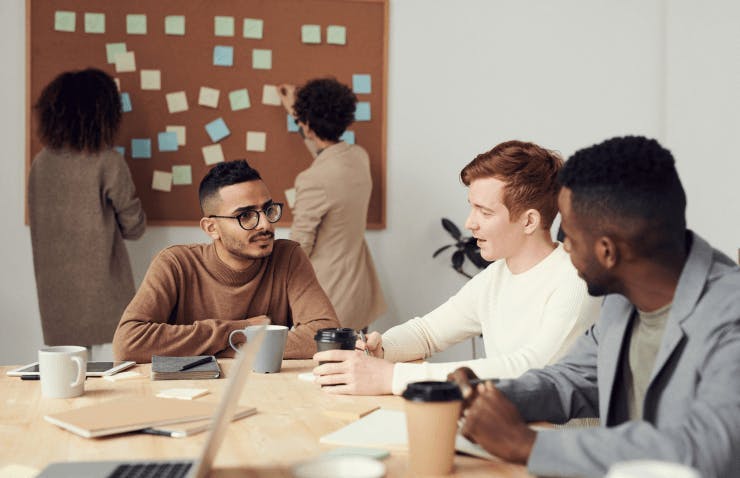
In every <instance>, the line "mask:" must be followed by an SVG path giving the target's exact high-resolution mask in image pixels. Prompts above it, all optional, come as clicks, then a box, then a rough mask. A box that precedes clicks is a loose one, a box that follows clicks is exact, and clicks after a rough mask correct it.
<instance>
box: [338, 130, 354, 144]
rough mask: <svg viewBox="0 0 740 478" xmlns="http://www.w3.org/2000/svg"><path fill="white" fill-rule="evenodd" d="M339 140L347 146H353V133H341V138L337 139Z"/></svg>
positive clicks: (348, 131)
mask: <svg viewBox="0 0 740 478" xmlns="http://www.w3.org/2000/svg"><path fill="white" fill-rule="evenodd" d="M339 140H340V141H344V142H345V143H347V144H355V132H354V131H350V130H347V131H345V132H344V133H342V136H340V137H339Z"/></svg>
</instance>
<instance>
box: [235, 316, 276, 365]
mask: <svg viewBox="0 0 740 478" xmlns="http://www.w3.org/2000/svg"><path fill="white" fill-rule="evenodd" d="M262 329H264V330H265V338H264V339H263V340H262V345H261V346H260V349H259V350H258V351H257V356H256V357H255V358H254V364H253V365H252V370H254V371H255V372H257V373H277V372H279V371H280V368H281V367H282V365H283V353H284V352H285V342H286V341H287V340H288V327H286V326H284V325H267V326H265V325H250V326H248V327H245V328H244V329H239V330H233V331H232V332H231V333H230V334H229V345H230V346H231V348H232V349H234V350H235V351H237V352H238V351H239V349H237V347H236V345H234V343H233V342H232V339H233V337H234V334H244V336H245V337H246V338H247V342H249V341H250V340H252V339H253V338H254V337H255V336H256V335H257V333H259V331H261V330H262Z"/></svg>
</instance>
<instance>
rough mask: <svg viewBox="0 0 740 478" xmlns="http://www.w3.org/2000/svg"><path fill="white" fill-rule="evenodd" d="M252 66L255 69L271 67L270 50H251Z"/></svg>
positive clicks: (268, 68)
mask: <svg viewBox="0 0 740 478" xmlns="http://www.w3.org/2000/svg"><path fill="white" fill-rule="evenodd" d="M252 68H254V69H255V70H270V69H272V50H260V49H258V48H255V49H254V50H252Z"/></svg>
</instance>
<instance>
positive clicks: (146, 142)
mask: <svg viewBox="0 0 740 478" xmlns="http://www.w3.org/2000/svg"><path fill="white" fill-rule="evenodd" d="M131 157H132V158H151V157H152V140H151V139H149V138H134V139H132V140H131Z"/></svg>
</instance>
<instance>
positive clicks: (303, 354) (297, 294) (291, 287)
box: [284, 247, 340, 359]
mask: <svg viewBox="0 0 740 478" xmlns="http://www.w3.org/2000/svg"><path fill="white" fill-rule="evenodd" d="M287 287H288V301H289V306H290V310H291V314H292V316H293V328H292V329H291V331H290V333H289V334H288V341H287V343H286V344H285V354H284V357H285V358H286V359H301V358H311V357H312V356H313V354H314V353H316V342H315V341H314V335H315V334H316V331H317V330H319V329H323V328H327V327H340V325H339V321H338V320H337V313H336V312H335V311H334V307H333V306H332V305H331V302H330V301H329V298H328V297H327V296H326V292H324V289H322V288H321V285H319V281H318V280H317V279H316V273H315V272H314V270H313V266H312V265H311V262H310V261H309V260H308V257H307V256H306V253H305V252H303V250H302V249H301V248H300V247H295V248H294V249H293V251H292V253H291V257H290V263H289V270H288V285H287Z"/></svg>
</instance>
